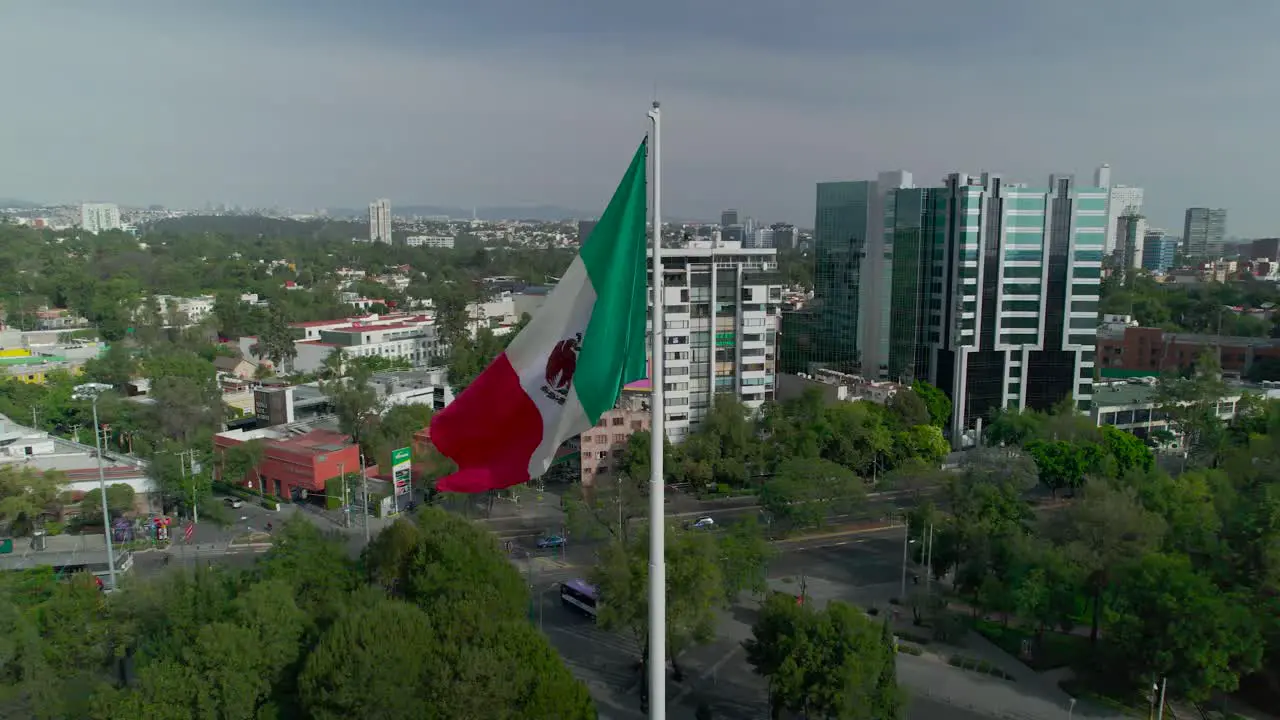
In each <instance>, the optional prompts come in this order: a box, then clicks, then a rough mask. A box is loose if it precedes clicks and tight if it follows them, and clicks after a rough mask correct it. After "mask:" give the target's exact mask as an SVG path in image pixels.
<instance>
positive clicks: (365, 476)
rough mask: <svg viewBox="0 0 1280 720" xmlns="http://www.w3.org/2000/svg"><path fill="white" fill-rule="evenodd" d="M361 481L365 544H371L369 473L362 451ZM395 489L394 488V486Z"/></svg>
mask: <svg viewBox="0 0 1280 720" xmlns="http://www.w3.org/2000/svg"><path fill="white" fill-rule="evenodd" d="M360 482H361V483H362V484H363V486H364V544H365V545H368V544H369V473H368V468H366V467H365V466H364V453H360ZM393 489H394V488H393Z"/></svg>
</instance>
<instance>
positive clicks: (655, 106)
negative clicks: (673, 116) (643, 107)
mask: <svg viewBox="0 0 1280 720" xmlns="http://www.w3.org/2000/svg"><path fill="white" fill-rule="evenodd" d="M661 107H662V103H660V102H658V101H657V100H654V101H653V109H654V110H657V109H659V108H661Z"/></svg>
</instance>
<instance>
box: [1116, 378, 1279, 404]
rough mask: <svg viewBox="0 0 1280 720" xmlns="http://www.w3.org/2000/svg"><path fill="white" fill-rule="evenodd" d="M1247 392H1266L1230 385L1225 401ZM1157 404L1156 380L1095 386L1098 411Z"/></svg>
mask: <svg viewBox="0 0 1280 720" xmlns="http://www.w3.org/2000/svg"><path fill="white" fill-rule="evenodd" d="M1245 392H1259V393H1261V392H1264V390H1263V388H1261V387H1254V386H1251V385H1246V384H1230V385H1228V387H1227V394H1226V396H1224V397H1223V399H1224V400H1229V401H1230V400H1237V399H1239V398H1240V396H1241V395H1242V394H1244V393H1245ZM1155 402H1156V382H1155V380H1154V378H1152V379H1147V380H1143V379H1140V378H1133V379H1131V380H1118V381H1112V382H1098V383H1094V384H1093V405H1094V407H1095V408H1098V409H1109V408H1121V407H1126V406H1132V405H1151V404H1154V403H1155Z"/></svg>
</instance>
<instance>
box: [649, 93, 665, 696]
mask: <svg viewBox="0 0 1280 720" xmlns="http://www.w3.org/2000/svg"><path fill="white" fill-rule="evenodd" d="M649 119H650V120H651V121H653V129H652V131H650V133H649V154H650V157H652V158H653V165H652V171H651V172H652V175H650V176H649V177H650V179H649V182H650V183H652V185H653V280H652V281H651V283H650V287H652V288H653V296H652V297H653V299H652V303H653V313H652V314H651V315H650V317H652V318H653V331H652V333H653V334H652V338H651V339H652V340H653V348H652V350H651V351H650V352H651V357H650V360H649V368H650V369H649V378H650V381H651V383H652V388H651V390H650V394H651V397H650V398H649V410H650V412H652V413H653V415H652V416H651V419H650V420H649V428H650V433H651V434H650V440H651V442H650V443H649V468H650V472H651V475H650V477H649V658H648V668H649V717H650V718H653V720H664V718H666V716H667V566H666V561H665V559H664V558H663V552H664V550H665V548H666V545H665V543H664V542H663V531H664V530H665V529H666V527H665V522H666V509H665V507H664V502H663V500H664V498H663V497H662V496H663V490H664V484H663V469H662V455H663V450H664V449H665V447H664V446H665V445H666V439H667V433H666V423H665V416H664V415H663V409H662V406H663V402H662V400H663V397H662V396H663V384H662V376H663V367H662V366H663V359H664V357H665V356H664V355H663V342H664V340H663V337H664V336H665V335H666V333H665V332H663V330H664V325H663V321H662V316H663V312H662V311H663V297H662V149H661V140H660V137H661V135H662V110H661V109H659V105H658V101H657V100H655V101H653V109H652V110H650V111H649Z"/></svg>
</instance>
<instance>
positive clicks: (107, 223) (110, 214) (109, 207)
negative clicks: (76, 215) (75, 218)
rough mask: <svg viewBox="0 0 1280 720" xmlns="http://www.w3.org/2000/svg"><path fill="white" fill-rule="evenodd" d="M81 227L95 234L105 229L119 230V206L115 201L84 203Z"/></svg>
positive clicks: (81, 208) (81, 213) (81, 212)
mask: <svg viewBox="0 0 1280 720" xmlns="http://www.w3.org/2000/svg"><path fill="white" fill-rule="evenodd" d="M80 227H82V228H84V230H85V231H86V232H91V233H94V234H95V235H96V234H97V233H100V232H102V231H103V230H119V229H120V228H121V224H120V208H119V206H117V205H115V204H114V203H84V204H83V205H81V206H80Z"/></svg>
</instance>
